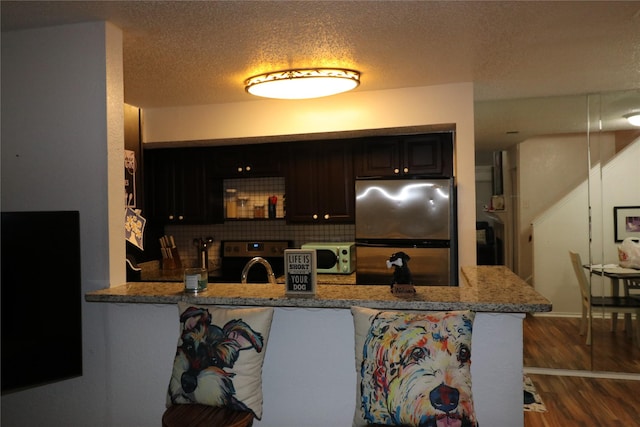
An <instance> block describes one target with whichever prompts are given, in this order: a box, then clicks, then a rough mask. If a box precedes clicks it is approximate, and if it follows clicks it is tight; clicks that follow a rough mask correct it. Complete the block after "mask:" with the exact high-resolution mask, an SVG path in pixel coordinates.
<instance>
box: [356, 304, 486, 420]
mask: <svg viewBox="0 0 640 427" xmlns="http://www.w3.org/2000/svg"><path fill="white" fill-rule="evenodd" d="M351 312H352V314H353V318H354V325H355V345H356V348H355V350H356V371H357V377H358V388H357V399H358V401H357V402H356V413H355V416H354V422H353V424H354V426H364V425H368V424H382V425H401V426H415V427H477V426H478V423H477V420H476V416H475V411H474V407H473V399H472V394H471V373H470V366H471V332H472V327H473V320H474V317H475V314H474V313H473V312H470V311H457V312H446V313H445V312H438V313H435V312H434V313H429V312H423V313H416V312H392V311H379V310H372V309H368V308H361V307H352V308H351Z"/></svg>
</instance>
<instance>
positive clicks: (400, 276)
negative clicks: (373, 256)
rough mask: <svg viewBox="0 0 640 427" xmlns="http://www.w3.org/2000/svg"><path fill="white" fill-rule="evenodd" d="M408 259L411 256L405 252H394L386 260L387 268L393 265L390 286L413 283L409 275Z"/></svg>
mask: <svg viewBox="0 0 640 427" xmlns="http://www.w3.org/2000/svg"><path fill="white" fill-rule="evenodd" d="M410 259H411V257H410V256H409V255H407V254H406V253H404V252H396V253H394V254H392V255H391V257H390V258H389V259H388V260H387V268H391V267H394V270H393V279H392V281H391V286H393V285H412V284H413V277H412V276H411V270H409V260H410Z"/></svg>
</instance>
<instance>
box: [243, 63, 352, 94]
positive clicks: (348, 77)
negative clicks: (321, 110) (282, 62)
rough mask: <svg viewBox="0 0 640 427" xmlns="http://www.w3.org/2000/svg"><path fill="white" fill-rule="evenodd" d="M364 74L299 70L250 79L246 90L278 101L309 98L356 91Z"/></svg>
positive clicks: (344, 71)
mask: <svg viewBox="0 0 640 427" xmlns="http://www.w3.org/2000/svg"><path fill="white" fill-rule="evenodd" d="M359 84H360V73H359V72H358V71H354V70H347V69H344V68H299V69H295V70H284V71H276V72H273V73H265V74H260V75H257V76H253V77H249V78H248V79H247V80H245V82H244V85H245V90H246V91H247V92H249V93H250V94H252V95H256V96H263V97H265V98H278V99H308V98H320V97H323V96H330V95H336V94H338V93H342V92H347V91H349V90H352V89H355V88H356V87H358V85H359Z"/></svg>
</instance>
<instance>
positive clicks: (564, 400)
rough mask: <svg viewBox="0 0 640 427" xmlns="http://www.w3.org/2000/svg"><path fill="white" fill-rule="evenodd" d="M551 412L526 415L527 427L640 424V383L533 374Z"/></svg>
mask: <svg viewBox="0 0 640 427" xmlns="http://www.w3.org/2000/svg"><path fill="white" fill-rule="evenodd" d="M529 377H530V378H531V380H532V381H533V384H534V385H535V387H536V390H537V391H538V394H539V395H540V397H541V398H542V401H543V402H544V404H545V406H546V407H547V412H525V413H524V426H525V427H569V426H571V427H576V426H590V427H591V426H598V427H613V426H616V427H618V426H624V427H631V426H637V425H639V424H640V381H633V380H610V379H603V378H584V377H560V376H555V375H529Z"/></svg>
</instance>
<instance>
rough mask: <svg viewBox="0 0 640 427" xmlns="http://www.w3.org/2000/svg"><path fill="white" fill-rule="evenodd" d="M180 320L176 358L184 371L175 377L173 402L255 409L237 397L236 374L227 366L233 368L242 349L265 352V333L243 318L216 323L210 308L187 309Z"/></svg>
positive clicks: (170, 393) (170, 389) (171, 393)
mask: <svg viewBox="0 0 640 427" xmlns="http://www.w3.org/2000/svg"><path fill="white" fill-rule="evenodd" d="M180 322H181V323H183V325H184V326H183V330H182V334H181V344H180V345H179V346H178V349H177V353H176V359H178V363H179V364H180V365H182V368H183V369H184V371H183V372H182V374H181V376H180V378H177V377H176V376H175V375H174V376H172V378H171V381H170V383H169V396H170V398H171V403H173V404H175V403H193V402H202V401H207V402H210V403H211V405H212V406H228V407H231V408H233V409H236V410H241V411H250V412H253V411H251V409H250V408H248V407H247V406H246V405H245V404H243V403H242V402H240V401H239V400H237V399H236V398H235V396H234V394H235V389H234V386H233V381H232V378H233V374H232V373H229V372H227V371H225V368H232V367H233V365H234V364H235V362H236V360H238V356H239V353H240V351H243V350H248V349H255V350H256V351H257V352H258V353H259V352H261V351H262V348H263V345H264V341H263V338H262V335H261V334H260V333H259V332H256V331H254V330H253V329H251V327H250V326H249V325H247V324H246V323H245V322H243V321H242V320H230V321H229V322H227V323H226V324H225V325H224V326H223V327H222V328H220V327H219V326H216V325H212V324H211V315H210V313H209V311H208V310H206V309H202V308H196V307H189V308H188V309H187V310H185V312H184V313H183V314H182V315H181V316H180ZM205 393H206V396H205V395H204V394H205ZM254 416H255V413H254Z"/></svg>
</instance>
